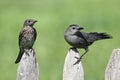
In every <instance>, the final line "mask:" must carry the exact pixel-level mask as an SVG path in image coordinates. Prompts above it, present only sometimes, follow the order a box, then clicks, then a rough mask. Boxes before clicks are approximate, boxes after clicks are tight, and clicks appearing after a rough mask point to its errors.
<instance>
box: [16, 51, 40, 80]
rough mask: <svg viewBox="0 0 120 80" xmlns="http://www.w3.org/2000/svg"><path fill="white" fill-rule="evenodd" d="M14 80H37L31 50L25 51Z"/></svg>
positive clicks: (37, 71)
mask: <svg viewBox="0 0 120 80" xmlns="http://www.w3.org/2000/svg"><path fill="white" fill-rule="evenodd" d="M16 80H39V68H38V63H37V60H36V57H35V52H34V50H33V49H25V51H24V54H23V56H22V59H21V61H20V63H19V66H18V70H17V78H16Z"/></svg>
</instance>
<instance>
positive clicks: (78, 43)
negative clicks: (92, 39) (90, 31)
mask: <svg viewBox="0 0 120 80" xmlns="http://www.w3.org/2000/svg"><path fill="white" fill-rule="evenodd" d="M66 41H67V42H68V43H69V44H70V45H71V46H74V47H82V46H84V45H85V41H84V39H82V38H81V37H78V36H66Z"/></svg>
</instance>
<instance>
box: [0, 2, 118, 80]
mask: <svg viewBox="0 0 120 80" xmlns="http://www.w3.org/2000/svg"><path fill="white" fill-rule="evenodd" d="M119 3H120V1H119V0H114V1H113V0H34V1H32V0H31V1H30V0H20V1H19V0H0V55H1V56H0V80H15V78H16V70H17V66H18V65H15V64H14V61H15V59H16V57H17V54H18V52H19V48H18V34H19V32H20V30H21V28H22V25H23V22H24V20H25V19H27V18H33V19H36V20H38V22H37V23H36V25H35V28H36V29H37V32H38V37H37V40H36V42H35V44H34V49H35V51H36V57H37V61H38V63H39V67H40V79H41V80H62V71H63V70H62V69H63V64H64V59H65V56H66V54H67V51H68V49H69V47H70V46H69V45H68V44H67V43H66V42H65V40H64V37H63V34H64V31H65V29H66V28H67V27H68V25H69V24H72V23H77V24H79V25H81V26H83V27H84V28H85V30H84V31H86V32H92V31H98V32H107V33H109V34H111V35H112V36H113V39H111V40H104V41H99V42H96V43H95V44H93V45H92V46H91V47H90V48H89V49H90V50H89V52H88V53H87V54H86V55H85V56H84V58H83V60H82V62H83V66H84V71H85V80H103V79H104V71H105V68H106V65H107V62H108V59H109V56H110V54H111V52H112V50H113V49H114V48H118V47H119V44H118V41H119V39H120V37H119V34H120V31H119V26H120V23H119V21H120V10H119V8H120V5H119ZM79 51H80V53H83V50H79Z"/></svg>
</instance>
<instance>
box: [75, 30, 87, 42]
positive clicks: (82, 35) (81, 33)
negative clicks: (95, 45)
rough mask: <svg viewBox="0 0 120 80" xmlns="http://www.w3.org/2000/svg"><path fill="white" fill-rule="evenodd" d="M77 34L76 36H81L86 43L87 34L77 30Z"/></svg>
mask: <svg viewBox="0 0 120 80" xmlns="http://www.w3.org/2000/svg"><path fill="white" fill-rule="evenodd" d="M77 36H78V37H81V38H82V39H84V41H85V43H86V44H88V41H87V37H88V36H87V35H86V33H83V32H78V33H77Z"/></svg>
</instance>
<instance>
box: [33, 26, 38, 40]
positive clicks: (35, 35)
mask: <svg viewBox="0 0 120 80" xmlns="http://www.w3.org/2000/svg"><path fill="white" fill-rule="evenodd" d="M33 29H34V37H35V38H34V41H35V40H36V37H37V31H36V29H35V28H33Z"/></svg>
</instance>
